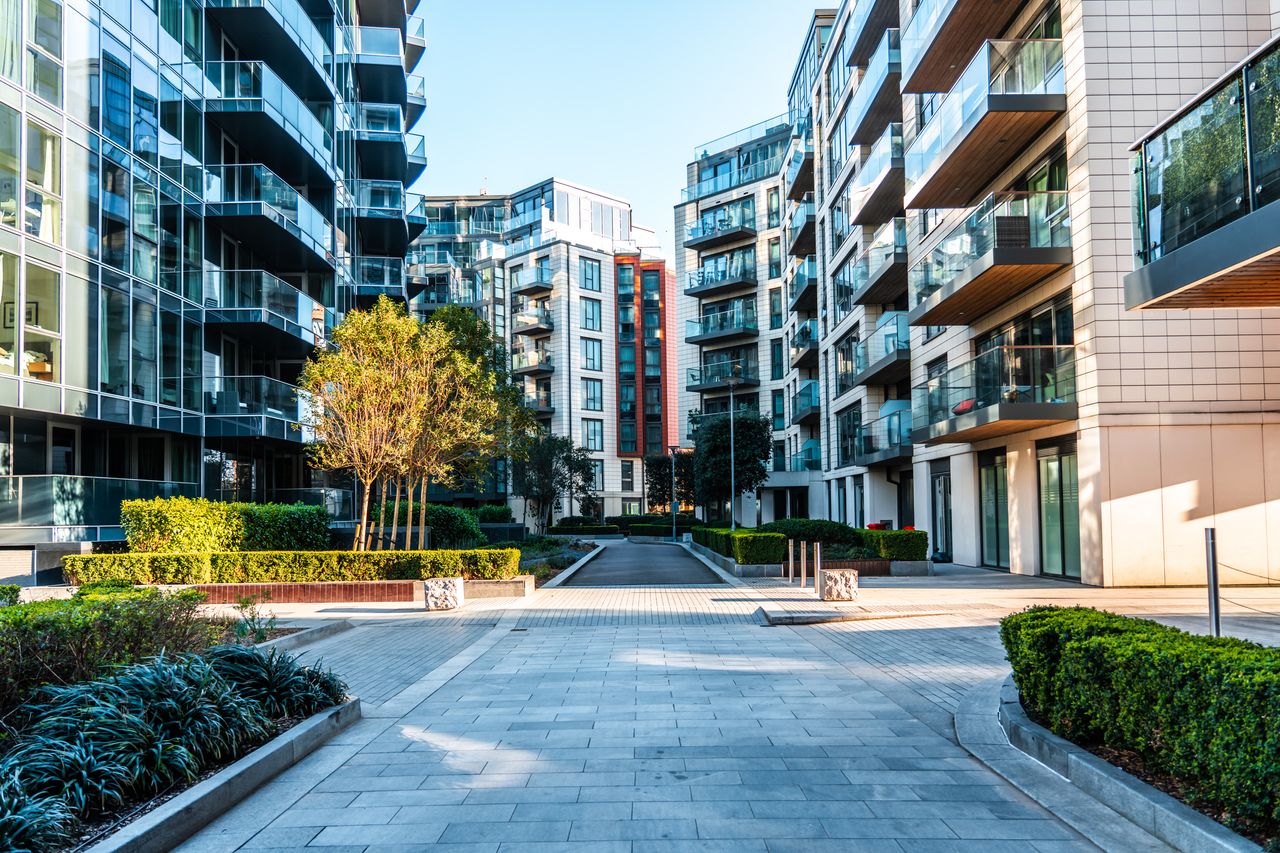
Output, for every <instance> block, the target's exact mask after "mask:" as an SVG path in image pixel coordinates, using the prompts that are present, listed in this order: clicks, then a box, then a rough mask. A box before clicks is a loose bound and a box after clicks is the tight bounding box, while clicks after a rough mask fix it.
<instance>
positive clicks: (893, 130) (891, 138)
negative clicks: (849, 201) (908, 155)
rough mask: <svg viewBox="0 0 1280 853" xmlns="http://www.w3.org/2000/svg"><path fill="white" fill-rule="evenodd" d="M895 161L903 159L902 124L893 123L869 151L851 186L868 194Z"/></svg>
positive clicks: (856, 190) (863, 193)
mask: <svg viewBox="0 0 1280 853" xmlns="http://www.w3.org/2000/svg"><path fill="white" fill-rule="evenodd" d="M894 161H898V162H901V161H902V125H900V124H891V125H889V126H888V127H887V128H885V131H884V133H883V134H881V135H880V138H879V139H877V140H876V144H875V145H873V146H871V148H870V149H869V150H868V151H867V156H866V157H865V158H863V160H862V164H861V165H860V166H859V167H858V174H857V175H855V176H854V178H853V181H852V182H851V186H852V188H853V190H854V191H855V192H860V193H861V194H862V195H864V196H865V195H866V193H867V191H868V190H869V189H870V188H871V186H872V185H873V184H875V183H876V182H878V181H879V180H880V179H881V178H882V177H884V175H885V173H886V172H888V171H889V169H890V168H892V167H893V164H894Z"/></svg>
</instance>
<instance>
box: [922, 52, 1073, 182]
mask: <svg viewBox="0 0 1280 853" xmlns="http://www.w3.org/2000/svg"><path fill="white" fill-rule="evenodd" d="M1065 93H1066V85H1065V81H1064V78H1063V73H1062V39H1026V40H1020V41H988V42H986V43H984V44H983V45H982V47H981V48H979V49H978V54H977V56H975V57H974V58H973V59H972V60H971V61H970V62H969V66H968V67H967V68H966V69H965V70H964V73H963V74H961V75H960V79H959V80H958V81H956V84H955V86H953V87H952V88H951V91H949V92H948V93H947V94H946V96H945V97H944V98H943V99H942V103H941V104H939V105H938V110H937V112H935V113H934V114H933V116H932V117H931V118H930V119H929V123H928V124H926V125H925V126H924V128H923V129H921V130H920V132H919V133H918V134H916V138H915V139H913V140H911V144H910V145H908V146H907V150H906V154H905V155H904V159H905V162H904V165H905V167H906V179H907V186H908V187H909V186H910V185H911V184H913V183H915V182H917V181H919V180H920V179H921V178H922V177H924V176H925V175H926V174H928V172H929V170H930V169H931V168H932V167H933V165H934V164H935V163H936V162H937V161H938V160H939V158H941V157H942V155H943V154H945V153H946V152H947V151H948V150H949V149H950V147H951V143H952V142H953V141H954V140H957V139H961V138H963V137H964V136H966V135H967V134H968V133H969V131H971V130H972V129H973V127H974V125H976V124H977V123H978V120H979V119H981V118H982V116H983V115H985V114H986V110H987V96H988V95H1062V94H1065Z"/></svg>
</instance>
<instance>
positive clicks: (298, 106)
mask: <svg viewBox="0 0 1280 853" xmlns="http://www.w3.org/2000/svg"><path fill="white" fill-rule="evenodd" d="M205 76H206V77H207V78H208V80H209V82H210V83H211V84H212V88H211V90H210V91H209V92H208V93H207V95H206V97H205V111H206V114H207V115H208V117H209V121H210V122H212V123H213V124H215V125H217V126H218V127H219V128H221V129H222V130H223V131H225V132H226V134H227V135H228V136H229V137H230V138H232V139H234V140H235V142H236V144H237V145H238V146H239V151H240V156H241V157H243V158H245V159H257V160H258V161H260V162H262V163H263V164H265V165H266V166H268V167H269V168H271V169H272V170H273V171H274V172H276V174H278V175H280V176H281V177H282V178H284V179H285V180H286V181H289V182H290V183H294V184H299V185H302V184H324V185H332V184H333V182H334V180H335V179H336V177H337V172H336V171H335V166H334V153H333V136H332V134H330V132H329V129H328V128H327V127H326V126H325V125H324V124H323V123H321V121H320V119H318V118H317V117H316V115H315V113H313V112H312V111H311V108H310V107H309V106H308V105H307V102H306V101H304V100H303V99H302V98H300V97H298V95H297V94H295V93H294V91H293V90H292V89H290V88H289V86H288V85H287V84H286V83H285V82H284V80H283V79H282V78H281V77H280V75H279V74H277V73H276V72H275V70H274V69H273V68H272V67H271V66H270V65H267V64H266V63H265V62H209V63H206V64H205ZM328 97H329V98H332V95H329V96H328Z"/></svg>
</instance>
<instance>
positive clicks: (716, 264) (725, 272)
mask: <svg viewBox="0 0 1280 853" xmlns="http://www.w3.org/2000/svg"><path fill="white" fill-rule="evenodd" d="M755 274H756V252H755V249H754V248H752V249H740V250H737V251H733V252H726V253H725V254H723V255H714V256H712V257H709V258H705V259H704V260H703V262H702V267H701V268H700V269H698V270H695V271H694V272H691V273H689V279H688V282H687V283H686V288H687V289H689V290H692V289H694V288H698V287H706V286H709V285H714V284H718V283H720V282H722V281H739V280H742V279H744V278H747V279H754V278H755Z"/></svg>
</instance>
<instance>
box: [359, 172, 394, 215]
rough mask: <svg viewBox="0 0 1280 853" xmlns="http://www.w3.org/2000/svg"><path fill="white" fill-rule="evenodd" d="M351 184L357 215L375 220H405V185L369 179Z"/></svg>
mask: <svg viewBox="0 0 1280 853" xmlns="http://www.w3.org/2000/svg"><path fill="white" fill-rule="evenodd" d="M350 183H351V187H352V190H351V194H352V196H353V200H354V202H355V206H356V213H357V215H359V216H366V217H371V218H375V219H403V218H404V215H405V205H404V201H405V198H404V184H402V183H400V182H399V181H375V180H370V179H367V178H365V179H360V180H355V181H351V182H350Z"/></svg>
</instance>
